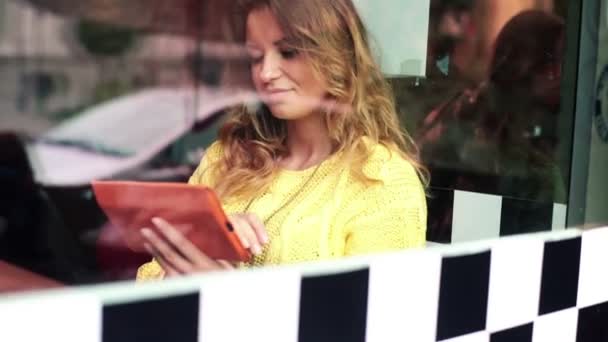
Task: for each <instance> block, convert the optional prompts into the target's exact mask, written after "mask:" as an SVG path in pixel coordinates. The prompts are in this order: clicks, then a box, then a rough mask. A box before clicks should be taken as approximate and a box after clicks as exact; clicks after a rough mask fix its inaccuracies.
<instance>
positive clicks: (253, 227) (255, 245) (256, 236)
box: [228, 213, 269, 255]
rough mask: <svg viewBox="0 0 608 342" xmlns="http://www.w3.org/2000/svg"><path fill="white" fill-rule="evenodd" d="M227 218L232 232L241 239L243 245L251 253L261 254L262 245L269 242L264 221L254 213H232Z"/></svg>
mask: <svg viewBox="0 0 608 342" xmlns="http://www.w3.org/2000/svg"><path fill="white" fill-rule="evenodd" d="M228 220H229V221H230V223H231V224H232V227H233V228H234V232H235V233H236V235H237V236H238V237H239V239H240V240H241V244H242V245H243V247H245V248H247V249H249V251H251V253H252V254H253V255H260V254H262V247H263V246H264V245H266V244H267V243H268V242H269V239H268V233H267V232H266V227H265V226H264V223H262V221H261V220H260V219H259V218H258V217H257V215H255V214H251V213H244V214H233V215H229V216H228Z"/></svg>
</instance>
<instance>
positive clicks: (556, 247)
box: [538, 237, 581, 315]
mask: <svg viewBox="0 0 608 342" xmlns="http://www.w3.org/2000/svg"><path fill="white" fill-rule="evenodd" d="M580 259H581V238H580V237H577V238H574V239H568V240H562V241H549V242H545V250H544V253H543V272H542V278H541V285H540V303H539V306H538V313H539V314H540V315H544V314H548V313H551V312H555V311H559V310H563V309H567V308H571V307H574V306H576V297H577V294H578V273H579V269H580Z"/></svg>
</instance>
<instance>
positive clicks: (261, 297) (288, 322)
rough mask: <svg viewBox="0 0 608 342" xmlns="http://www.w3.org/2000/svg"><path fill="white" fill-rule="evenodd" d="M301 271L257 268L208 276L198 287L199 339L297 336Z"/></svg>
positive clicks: (211, 341) (294, 338)
mask: <svg viewBox="0 0 608 342" xmlns="http://www.w3.org/2000/svg"><path fill="white" fill-rule="evenodd" d="M300 280H301V277H300V274H299V273H298V272H296V271H292V270H285V269H284V270H281V271H280V272H277V271H273V270H259V271H254V272H250V273H238V274H234V275H226V276H222V277H218V278H213V279H211V278H210V279H207V280H206V281H205V283H204V285H203V287H202V288H201V307H200V310H199V312H200V315H199V341H203V342H214V341H218V342H231V341H234V342H237V341H238V342H241V341H250V340H252V337H253V340H254V341H281V342H283V341H284V342H291V341H293V342H296V341H297V340H298V327H299V310H300V283H301V282H300Z"/></svg>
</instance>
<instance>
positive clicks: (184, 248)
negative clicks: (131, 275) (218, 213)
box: [142, 214, 268, 276]
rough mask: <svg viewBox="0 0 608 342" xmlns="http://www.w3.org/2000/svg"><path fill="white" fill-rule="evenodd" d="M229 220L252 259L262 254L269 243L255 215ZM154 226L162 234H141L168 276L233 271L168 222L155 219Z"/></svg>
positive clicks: (147, 230) (230, 266) (148, 231)
mask: <svg viewBox="0 0 608 342" xmlns="http://www.w3.org/2000/svg"><path fill="white" fill-rule="evenodd" d="M228 220H229V221H230V223H231V224H232V227H233V228H234V231H235V233H236V234H237V236H238V237H239V239H240V241H241V244H242V245H243V247H245V248H247V249H249V250H250V251H251V253H252V254H253V255H259V254H261V253H262V246H264V245H265V244H267V243H268V235H267V233H266V228H265V227H264V224H263V223H262V222H261V221H260V219H259V218H258V217H257V216H255V215H254V214H235V215H230V216H229V217H228ZM152 222H153V223H154V225H155V226H156V227H157V231H158V232H160V234H157V233H155V232H154V230H152V229H149V228H144V229H143V230H142V234H143V236H144V238H145V240H146V244H145V245H146V249H147V250H148V252H150V253H151V254H152V255H153V256H154V258H155V259H156V261H157V262H158V263H159V264H160V265H161V267H162V268H163V269H164V271H165V274H166V275H167V276H175V275H186V274H193V273H199V272H205V271H212V270H218V269H230V268H232V265H231V264H230V263H228V262H227V261H225V260H213V259H211V258H209V257H208V256H207V255H205V253H203V252H202V251H200V250H199V249H198V248H197V247H196V246H194V245H193V244H192V243H191V242H190V241H189V240H188V239H187V238H186V237H185V236H184V235H183V234H182V233H181V232H180V231H179V230H178V229H176V228H175V227H174V226H172V225H171V224H170V223H168V222H167V221H165V220H163V219H161V218H154V219H152ZM159 235H160V236H159Z"/></svg>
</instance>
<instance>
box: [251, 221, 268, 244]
mask: <svg viewBox="0 0 608 342" xmlns="http://www.w3.org/2000/svg"><path fill="white" fill-rule="evenodd" d="M247 220H249V224H250V225H251V227H252V228H253V231H254V232H255V235H256V236H257V237H258V241H259V242H260V243H262V244H267V243H268V241H269V239H268V233H267V232H266V227H265V226H264V223H263V222H262V220H260V218H259V217H258V216H257V215H256V214H247Z"/></svg>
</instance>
